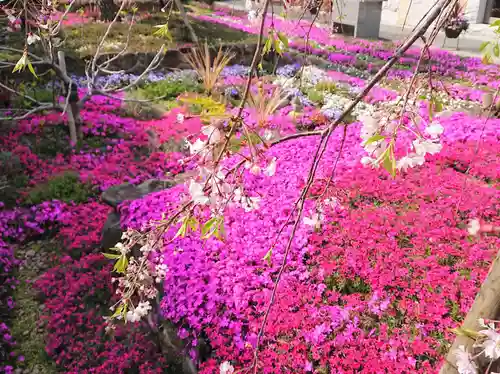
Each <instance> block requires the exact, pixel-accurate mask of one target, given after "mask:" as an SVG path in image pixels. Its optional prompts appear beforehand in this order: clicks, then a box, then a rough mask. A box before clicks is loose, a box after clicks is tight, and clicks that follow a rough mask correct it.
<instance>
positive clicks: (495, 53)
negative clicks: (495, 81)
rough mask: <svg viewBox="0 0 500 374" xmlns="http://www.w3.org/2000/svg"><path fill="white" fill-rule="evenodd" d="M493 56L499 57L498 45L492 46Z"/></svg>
mask: <svg viewBox="0 0 500 374" xmlns="http://www.w3.org/2000/svg"><path fill="white" fill-rule="evenodd" d="M493 55H494V56H495V57H499V56H500V46H499V45H498V43H497V44H495V45H494V46H493Z"/></svg>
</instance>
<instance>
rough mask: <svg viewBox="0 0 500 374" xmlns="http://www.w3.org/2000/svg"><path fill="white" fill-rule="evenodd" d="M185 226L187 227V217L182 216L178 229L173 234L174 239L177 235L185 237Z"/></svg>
mask: <svg viewBox="0 0 500 374" xmlns="http://www.w3.org/2000/svg"><path fill="white" fill-rule="evenodd" d="M187 228H188V219H187V218H183V219H182V225H181V227H179V230H178V231H177V233H176V234H175V236H174V239H175V238H178V237H181V238H183V237H185V236H186V233H187Z"/></svg>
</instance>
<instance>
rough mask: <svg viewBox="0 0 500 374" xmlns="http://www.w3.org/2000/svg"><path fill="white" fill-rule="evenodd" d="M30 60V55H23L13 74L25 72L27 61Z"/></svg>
mask: <svg viewBox="0 0 500 374" xmlns="http://www.w3.org/2000/svg"><path fill="white" fill-rule="evenodd" d="M27 58H28V55H27V54H26V53H23V55H22V56H21V58H20V59H19V61H17V63H16V65H15V66H14V69H13V70H12V72H13V73H15V72H17V71H19V72H20V71H23V70H24V69H25V67H26V60H27Z"/></svg>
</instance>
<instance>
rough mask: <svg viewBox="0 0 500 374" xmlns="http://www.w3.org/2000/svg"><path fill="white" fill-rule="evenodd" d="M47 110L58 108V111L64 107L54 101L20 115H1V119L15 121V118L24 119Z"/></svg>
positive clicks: (17, 119)
mask: <svg viewBox="0 0 500 374" xmlns="http://www.w3.org/2000/svg"><path fill="white" fill-rule="evenodd" d="M45 110H58V111H61V110H62V108H61V107H60V106H59V105H54V104H52V103H50V104H45V105H41V106H38V107H36V108H33V109H31V110H29V111H28V112H26V113H24V114H23V115H20V116H14V117H0V121H13V120H16V121H19V120H22V119H26V118H28V117H30V116H32V115H33V114H35V113H38V112H43V111H45Z"/></svg>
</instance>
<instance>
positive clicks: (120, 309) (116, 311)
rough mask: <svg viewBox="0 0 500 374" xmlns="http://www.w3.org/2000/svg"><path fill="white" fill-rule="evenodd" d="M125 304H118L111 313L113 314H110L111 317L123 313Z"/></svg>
mask: <svg viewBox="0 0 500 374" xmlns="http://www.w3.org/2000/svg"><path fill="white" fill-rule="evenodd" d="M125 305H126V304H120V305H119V306H118V308H116V309H115V312H114V313H113V315H112V316H111V318H115V317H118V316H120V315H121V314H122V313H123V311H124V310H125Z"/></svg>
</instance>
